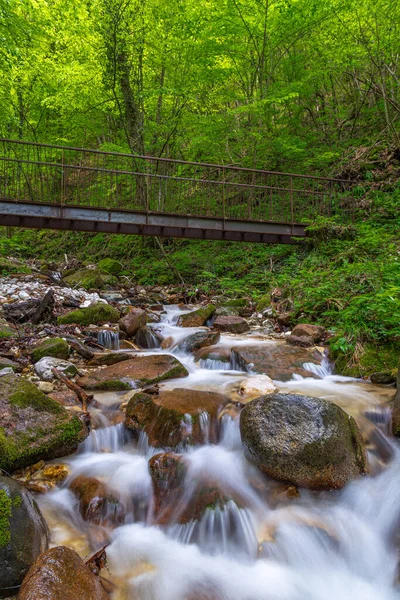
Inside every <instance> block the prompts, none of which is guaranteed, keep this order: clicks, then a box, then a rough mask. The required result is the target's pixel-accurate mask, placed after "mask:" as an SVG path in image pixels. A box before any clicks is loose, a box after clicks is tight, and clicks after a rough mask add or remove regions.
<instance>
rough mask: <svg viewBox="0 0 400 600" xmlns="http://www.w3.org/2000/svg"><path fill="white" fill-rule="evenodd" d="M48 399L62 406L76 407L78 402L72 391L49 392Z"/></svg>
mask: <svg viewBox="0 0 400 600" xmlns="http://www.w3.org/2000/svg"><path fill="white" fill-rule="evenodd" d="M49 398H51V399H52V400H54V401H55V402H58V404H61V405H62V406H76V405H77V404H78V402H79V400H78V397H77V395H76V394H75V393H74V392H73V391H72V390H59V391H57V392H50V394H49Z"/></svg>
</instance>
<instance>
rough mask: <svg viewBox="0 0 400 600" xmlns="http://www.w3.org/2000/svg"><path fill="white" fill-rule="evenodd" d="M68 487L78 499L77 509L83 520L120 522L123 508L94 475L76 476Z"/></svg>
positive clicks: (98, 522) (100, 522) (103, 522)
mask: <svg viewBox="0 0 400 600" xmlns="http://www.w3.org/2000/svg"><path fill="white" fill-rule="evenodd" d="M69 489H70V490H71V492H72V493H73V494H75V496H76V497H77V498H78V500H79V510H80V513H81V515H82V517H83V518H84V519H85V521H90V522H91V523H95V524H96V525H107V524H108V525H109V524H111V523H114V524H116V523H122V522H123V520H124V508H123V506H122V505H121V504H120V503H119V501H118V500H117V498H115V497H114V496H113V495H112V494H111V492H110V491H109V490H107V487H106V485H105V484H104V483H102V482H101V481H99V480H98V479H96V478H95V477H85V476H84V475H80V476H79V477H76V478H75V479H74V480H73V481H72V482H71V483H70V486H69Z"/></svg>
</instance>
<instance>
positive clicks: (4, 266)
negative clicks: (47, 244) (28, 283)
mask: <svg viewBox="0 0 400 600" xmlns="http://www.w3.org/2000/svg"><path fill="white" fill-rule="evenodd" d="M12 273H26V274H29V273H32V271H31V269H30V268H29V267H27V266H26V265H24V263H22V262H19V261H16V260H7V259H6V258H0V275H3V276H5V275H9V274H12Z"/></svg>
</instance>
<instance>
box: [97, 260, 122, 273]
mask: <svg viewBox="0 0 400 600" xmlns="http://www.w3.org/2000/svg"><path fill="white" fill-rule="evenodd" d="M98 267H99V269H101V271H105V272H106V273H109V275H119V273H121V271H122V268H123V267H122V265H121V263H120V262H118V261H117V260H114V259H113V258H103V260H101V261H100V262H99V264H98Z"/></svg>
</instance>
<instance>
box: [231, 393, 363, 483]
mask: <svg viewBox="0 0 400 600" xmlns="http://www.w3.org/2000/svg"><path fill="white" fill-rule="evenodd" d="M240 434H241V438H242V443H243V446H244V451H245V455H246V457H247V458H248V460H250V461H251V462H252V463H254V464H255V465H256V466H257V467H258V468H259V469H260V470H261V471H263V472H264V473H266V474H267V475H269V476H270V477H273V478H274V479H277V480H278V481H285V482H289V483H293V484H294V485H296V486H298V487H306V488H311V489H334V488H341V487H343V486H344V485H346V483H348V482H349V481H351V480H352V479H354V478H355V477H358V476H359V475H362V474H364V473H366V471H367V459H366V455H365V448H364V443H363V439H362V436H361V433H360V431H359V429H358V427H357V424H356V422H355V421H354V419H353V418H352V417H351V416H350V415H348V414H346V413H345V412H344V411H343V410H342V409H341V408H340V407H339V406H337V405H336V404H333V403H332V402H329V401H328V400H324V399H322V398H312V397H309V396H301V395H296V394H279V393H278V394H269V395H266V396H261V397H259V398H257V399H255V400H252V401H251V402H249V403H248V404H246V406H245V407H244V409H243V410H242V412H241V415H240Z"/></svg>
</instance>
